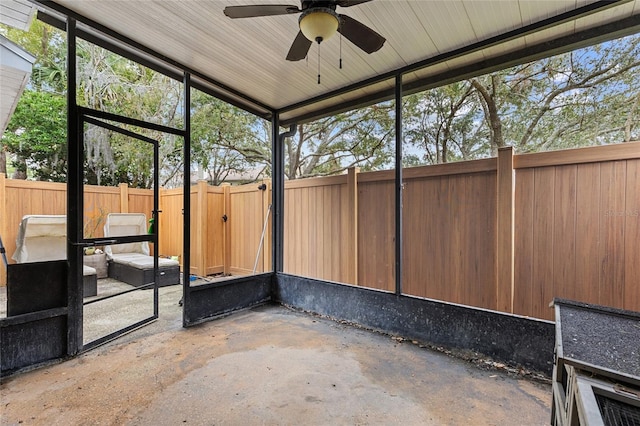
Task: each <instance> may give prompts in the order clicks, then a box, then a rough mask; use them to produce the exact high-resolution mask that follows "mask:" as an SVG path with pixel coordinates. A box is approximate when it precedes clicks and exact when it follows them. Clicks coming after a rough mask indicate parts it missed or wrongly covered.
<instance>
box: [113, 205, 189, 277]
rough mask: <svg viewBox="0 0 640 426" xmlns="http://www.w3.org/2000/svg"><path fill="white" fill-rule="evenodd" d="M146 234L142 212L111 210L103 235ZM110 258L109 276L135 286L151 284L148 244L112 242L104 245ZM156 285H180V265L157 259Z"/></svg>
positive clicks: (151, 264) (151, 271) (151, 261)
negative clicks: (157, 276)
mask: <svg viewBox="0 0 640 426" xmlns="http://www.w3.org/2000/svg"><path fill="white" fill-rule="evenodd" d="M146 233H147V218H146V216H145V215H144V213H110V214H108V215H107V220H106V222H105V225H104V235H105V237H106V238H108V237H120V236H126V235H128V236H131V235H143V234H146ZM105 253H106V254H107V259H108V261H109V267H108V274H109V277H111V278H115V279H117V280H119V281H123V282H125V283H127V284H130V285H132V286H135V287H141V286H145V285H147V284H150V283H153V282H154V281H155V277H154V275H153V256H150V255H149V243H148V242H146V241H143V242H137V243H126V244H115V245H110V246H106V247H105ZM158 269H159V278H158V286H159V287H164V286H168V285H175V284H180V264H179V263H178V261H176V260H172V259H167V258H162V257H161V258H158Z"/></svg>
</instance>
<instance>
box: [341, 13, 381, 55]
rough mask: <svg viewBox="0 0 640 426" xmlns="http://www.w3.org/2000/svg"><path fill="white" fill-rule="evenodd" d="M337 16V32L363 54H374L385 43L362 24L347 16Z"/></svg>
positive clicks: (378, 35)
mask: <svg viewBox="0 0 640 426" xmlns="http://www.w3.org/2000/svg"><path fill="white" fill-rule="evenodd" d="M339 16H340V26H338V32H339V33H340V34H342V35H343V36H345V37H346V38H347V39H348V40H349V41H350V42H352V43H353V44H355V45H356V46H358V47H359V48H360V49H362V50H364V51H365V52H367V53H373V52H376V51H378V50H380V48H381V47H382V46H383V45H384V42H385V41H387V40H386V39H385V38H384V37H382V36H381V35H380V34H378V33H377V32H375V31H374V30H372V29H371V28H369V27H367V26H366V25H365V24H363V23H362V22H358V21H356V20H355V19H353V18H350V17H349V16H347V15H339Z"/></svg>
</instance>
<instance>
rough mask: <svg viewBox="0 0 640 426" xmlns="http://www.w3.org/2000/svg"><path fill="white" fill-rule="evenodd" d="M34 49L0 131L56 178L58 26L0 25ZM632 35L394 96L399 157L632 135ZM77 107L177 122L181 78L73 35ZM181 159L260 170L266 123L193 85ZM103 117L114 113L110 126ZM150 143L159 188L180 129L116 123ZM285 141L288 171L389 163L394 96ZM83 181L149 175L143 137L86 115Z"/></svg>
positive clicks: (43, 174) (227, 169)
mask: <svg viewBox="0 0 640 426" xmlns="http://www.w3.org/2000/svg"><path fill="white" fill-rule="evenodd" d="M0 31H2V33H3V34H5V35H7V37H9V38H10V39H11V40H13V41H15V42H17V43H18V44H20V45H22V46H23V47H24V48H26V49H27V50H28V51H30V52H32V53H33V54H34V55H35V56H36V58H37V60H36V64H35V65H34V71H33V73H32V76H31V82H30V86H29V90H27V91H26V92H25V94H24V96H23V97H22V99H21V100H20V102H19V104H18V107H17V109H16V112H15V114H14V117H13V118H12V120H11V122H10V123H9V127H8V128H7V131H6V132H5V134H4V136H3V139H2V145H3V147H2V148H3V149H4V150H5V151H6V152H7V153H8V154H9V157H10V158H12V159H13V163H12V164H13V165H15V167H16V168H17V170H18V171H20V172H23V173H25V174H26V173H27V172H29V175H30V176H33V177H36V178H38V179H43V180H54V181H64V180H66V170H67V168H66V133H65V132H66V120H65V110H66V107H65V99H64V97H63V96H64V93H65V90H66V81H65V78H66V72H65V35H64V33H62V32H60V31H58V30H56V29H54V28H52V27H50V26H48V25H46V24H44V23H42V22H39V21H35V22H34V24H33V26H32V28H31V30H30V31H29V32H21V31H18V30H13V29H9V28H6V27H0ZM639 67H640V36H638V35H635V36H631V37H627V38H624V39H620V40H615V41H612V42H606V43H602V44H599V45H596V46H591V47H587V48H585V49H580V50H576V51H574V52H570V53H566V54H562V55H558V56H554V57H551V58H547V59H543V60H540V61H536V62H532V63H528V64H523V65H519V66H515V67H511V68H508V69H505V70H501V71H498V72H494V73H491V74H489V75H484V76H479V77H476V78H471V79H468V80H464V81H460V82H457V83H453V84H449V85H446V86H442V87H438V88H435V89H431V90H428V91H425V92H422V93H416V94H412V95H409V96H406V97H405V98H404V99H403V105H402V107H403V114H404V122H403V126H404V129H403V135H404V140H403V144H404V152H405V154H404V158H403V161H404V165H405V166H414V165H419V164H435V163H444V162H451V161H459V160H470V159H475V158H481V157H487V156H490V155H495V153H496V150H497V148H499V147H501V146H505V145H512V146H514V147H516V149H517V151H519V152H535V151H540V150H549V149H559V148H570V147H578V146H585V145H594V144H605V143H616V142H624V141H629V140H634V139H639V138H640V118H639V117H640V80H639V79H638V78H637V77H636V74H637V73H638V68H639ZM78 78H79V81H78V93H77V101H78V103H79V104H80V105H84V106H87V107H90V108H94V109H98V110H103V111H108V112H112V113H116V114H120V115H123V116H127V117H133V118H137V119H140V120H143V121H148V122H153V123H158V124H163V125H167V126H171V127H176V128H180V127H181V126H182V124H183V123H182V113H183V111H184V109H185V107H184V105H183V104H184V100H183V93H182V90H183V89H182V84H181V82H179V81H175V80H172V79H170V78H168V77H166V76H163V75H160V74H158V73H156V72H154V71H152V70H150V69H148V68H145V67H144V66H142V65H140V64H136V63H133V62H131V61H129V60H127V59H124V58H122V57H120V56H118V55H116V54H114V53H112V52H109V51H106V50H104V49H102V48H99V47H97V46H95V45H92V44H90V43H87V42H84V41H80V42H79V43H78ZM189 108H190V111H191V126H192V133H191V157H192V161H193V164H192V168H193V169H197V170H198V171H200V172H201V173H202V175H201V176H202V177H206V178H207V179H208V180H209V181H210V182H211V183H213V184H219V183H222V182H224V181H225V180H226V179H227V178H228V177H229V175H230V174H231V173H239V174H241V173H244V172H248V171H254V174H255V171H256V170H257V171H261V172H263V173H264V174H265V175H270V173H271V140H270V139H271V129H270V128H269V127H270V124H269V123H267V122H266V121H264V120H262V119H260V118H257V117H255V116H252V115H251V114H249V113H246V112H244V111H241V110H239V109H238V108H235V107H233V106H231V105H229V104H226V103H224V102H222V101H220V100H218V99H215V98H213V97H211V96H209V95H206V94H203V93H201V92H198V91H196V90H193V92H192V104H191V105H190V106H189ZM114 124H115V123H114ZM127 128H128V129H129V130H131V131H134V132H138V133H140V134H143V135H144V136H146V137H149V138H152V139H154V140H156V141H158V146H159V152H160V170H159V173H160V176H161V182H160V185H162V186H177V185H180V184H181V182H182V180H183V175H182V173H183V169H184V167H183V155H182V150H183V145H184V141H183V140H182V138H181V137H178V136H175V135H170V134H164V133H161V132H157V131H149V130H141V129H136V128H131V127H127ZM297 130H298V131H297V134H296V135H295V136H294V137H292V138H288V139H287V140H286V141H285V144H286V145H285V161H286V164H285V174H286V175H287V177H288V178H289V179H296V178H301V177H313V176H325V175H332V174H337V173H342V172H344V171H345V170H346V169H347V168H349V167H352V166H358V167H360V168H361V169H362V170H363V171H366V170H377V169H381V168H385V167H389V165H390V164H392V159H393V151H394V150H393V141H394V136H395V135H394V107H393V103H392V102H385V103H381V104H378V105H374V106H371V107H367V108H362V109H359V110H355V111H350V112H346V113H341V114H337V115H334V116H331V117H326V118H324V119H321V120H317V121H315V122H312V123H306V124H303V125H299V126H298V129H297ZM83 136H84V144H85V145H84V152H85V181H86V183H89V184H99V185H117V184H119V183H128V184H129V185H130V186H132V187H141V188H147V187H149V186H150V185H152V174H153V164H152V163H153V161H152V160H153V150H152V147H151V145H150V144H148V143H146V142H140V141H137V140H134V139H132V138H130V137H125V136H123V135H121V134H120V133H117V132H112V131H110V130H106V129H104V128H99V127H97V126H93V125H91V126H89V125H87V126H86V128H85V129H84V135H83Z"/></svg>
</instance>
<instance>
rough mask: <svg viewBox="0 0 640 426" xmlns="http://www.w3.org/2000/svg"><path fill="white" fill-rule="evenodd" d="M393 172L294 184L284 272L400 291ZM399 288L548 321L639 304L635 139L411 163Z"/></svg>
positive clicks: (639, 169)
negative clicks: (572, 311) (566, 307)
mask: <svg viewBox="0 0 640 426" xmlns="http://www.w3.org/2000/svg"><path fill="white" fill-rule="evenodd" d="M394 175H395V173H394V171H381V172H370V173H357V171H356V170H350V171H349V174H348V175H342V176H333V177H328V178H319V179H309V180H300V181H293V182H287V183H286V189H285V259H284V269H285V271H286V272H289V273H293V274H297V275H305V276H310V277H314V278H320V279H325V280H331V281H337V282H343V283H349V284H355V285H360V286H365V287H371V288H376V289H380V290H386V291H394V289H395V278H394V277H395V271H394V267H395V222H394V221H395V217H394V216H395V201H394V200H395V193H394V187H395V183H394ZM403 188H404V190H403V210H402V212H403V247H402V248H403V271H402V277H403V280H402V282H403V292H404V293H405V294H410V295H414V296H420V297H427V298H433V299H438V300H445V301H449V302H453V303H461V304H466V305H471V306H477V307H482V308H487V309H494V310H499V311H503V312H510V313H515V314H519V315H526V316H532V317H536V318H543V319H553V310H552V309H550V308H549V306H548V305H549V302H551V301H552V300H553V298H554V297H563V298H570V299H575V300H580V301H584V302H587V303H597V304H603V305H608V306H614V307H618V308H623V309H630V310H640V143H638V142H635V143H626V144H620V145H611V146H602V147H592V148H582V149H575V150H566V151H556V152H547V153H538V154H523V155H514V154H513V151H512V149H511V148H505V149H502V150H500V151H499V155H498V157H497V158H491V159H485V160H476V161H468V162H461V163H451V164H442V165H437V166H427V167H416V168H409V169H405V170H403Z"/></svg>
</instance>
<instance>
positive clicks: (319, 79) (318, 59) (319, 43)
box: [318, 42, 320, 84]
mask: <svg viewBox="0 0 640 426" xmlns="http://www.w3.org/2000/svg"><path fill="white" fill-rule="evenodd" d="M318 84H320V43H319V42H318Z"/></svg>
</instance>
